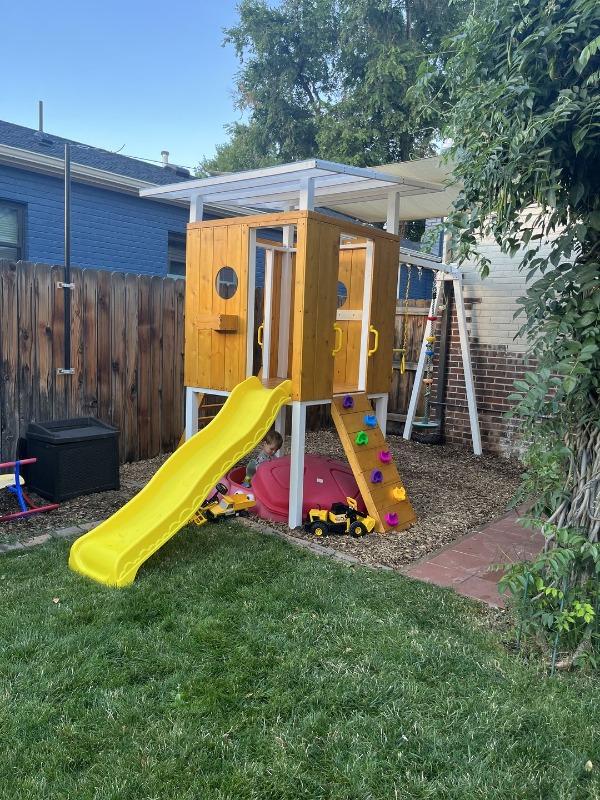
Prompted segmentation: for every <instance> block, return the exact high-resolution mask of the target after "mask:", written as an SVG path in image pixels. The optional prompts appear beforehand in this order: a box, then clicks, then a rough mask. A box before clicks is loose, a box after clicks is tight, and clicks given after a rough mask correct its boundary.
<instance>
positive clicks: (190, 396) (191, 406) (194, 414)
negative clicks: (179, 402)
mask: <svg viewBox="0 0 600 800" xmlns="http://www.w3.org/2000/svg"><path fill="white" fill-rule="evenodd" d="M200 396H201V392H198V390H197V389H193V388H191V387H190V386H186V388H185V440H186V442H187V440H188V439H191V438H192V436H194V434H196V433H198V411H199V410H200Z"/></svg>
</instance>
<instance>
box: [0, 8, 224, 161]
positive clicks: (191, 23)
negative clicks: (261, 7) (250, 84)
mask: <svg viewBox="0 0 600 800" xmlns="http://www.w3.org/2000/svg"><path fill="white" fill-rule="evenodd" d="M0 17H1V24H2V29H3V31H4V35H3V36H2V48H1V50H2V74H3V79H2V82H1V84H2V85H1V87H0V119H4V120H7V121H8V122H15V123H17V124H19V125H26V126H28V127H30V128H36V127H37V101H38V100H43V101H44V112H45V113H44V116H45V125H44V127H45V128H46V130H47V131H49V132H50V133H54V134H56V135H58V136H66V137H69V138H71V139H75V140H77V141H81V142H85V143H87V144H91V145H95V146H97V147H104V148H106V149H108V150H117V149H119V148H121V147H122V146H123V145H125V147H124V149H123V150H122V152H123V153H124V154H126V155H132V156H139V157H142V158H149V159H156V160H160V151H161V150H163V149H165V150H169V152H170V154H171V155H170V160H171V161H172V162H174V163H178V164H182V165H185V166H194V165H196V164H197V163H198V161H199V159H200V158H201V157H202V156H203V155H211V154H212V153H213V152H214V147H215V145H216V144H218V143H220V142H223V141H225V139H226V133H225V131H224V129H223V126H224V125H225V124H226V123H228V122H231V121H233V120H235V119H239V112H237V111H236V110H235V109H234V107H233V97H232V92H233V86H234V79H235V73H236V71H237V68H238V63H237V60H236V57H235V53H234V52H233V49H232V48H231V47H230V46H227V47H226V48H223V47H222V46H221V45H222V41H223V33H222V30H223V28H224V27H227V26H229V25H231V24H232V23H233V22H234V21H235V19H236V0H216V2H211V1H210V0H208V1H207V0H189V1H188V2H185V0H162V2H158V0H101V2H98V0H78V2H76V1H75V0H54V1H53V2H44V1H43V0H12V1H10V0H5V2H3V3H2V12H1V14H0Z"/></svg>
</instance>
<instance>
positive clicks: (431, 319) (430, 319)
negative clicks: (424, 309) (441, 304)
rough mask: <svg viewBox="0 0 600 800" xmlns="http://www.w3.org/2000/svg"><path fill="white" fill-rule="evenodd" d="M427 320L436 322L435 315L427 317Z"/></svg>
mask: <svg viewBox="0 0 600 800" xmlns="http://www.w3.org/2000/svg"><path fill="white" fill-rule="evenodd" d="M427 319H428V320H429V322H437V317H427Z"/></svg>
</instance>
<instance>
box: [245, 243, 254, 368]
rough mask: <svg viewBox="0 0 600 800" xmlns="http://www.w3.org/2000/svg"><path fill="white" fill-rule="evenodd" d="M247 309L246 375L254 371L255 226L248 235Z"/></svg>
mask: <svg viewBox="0 0 600 800" xmlns="http://www.w3.org/2000/svg"><path fill="white" fill-rule="evenodd" d="M248 248H249V253H248V311H247V317H248V319H247V323H246V377H247V378H249V377H250V376H251V375H252V373H253V372H254V293H255V287H256V228H250V235H249V237H248Z"/></svg>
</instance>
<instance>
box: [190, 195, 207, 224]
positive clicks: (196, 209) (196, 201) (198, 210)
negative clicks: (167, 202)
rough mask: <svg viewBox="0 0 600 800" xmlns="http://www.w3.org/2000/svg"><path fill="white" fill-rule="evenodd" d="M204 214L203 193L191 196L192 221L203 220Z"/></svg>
mask: <svg viewBox="0 0 600 800" xmlns="http://www.w3.org/2000/svg"><path fill="white" fill-rule="evenodd" d="M203 214H204V198H203V197H202V195H201V194H194V195H192V196H191V197H190V222H202V216H203Z"/></svg>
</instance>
